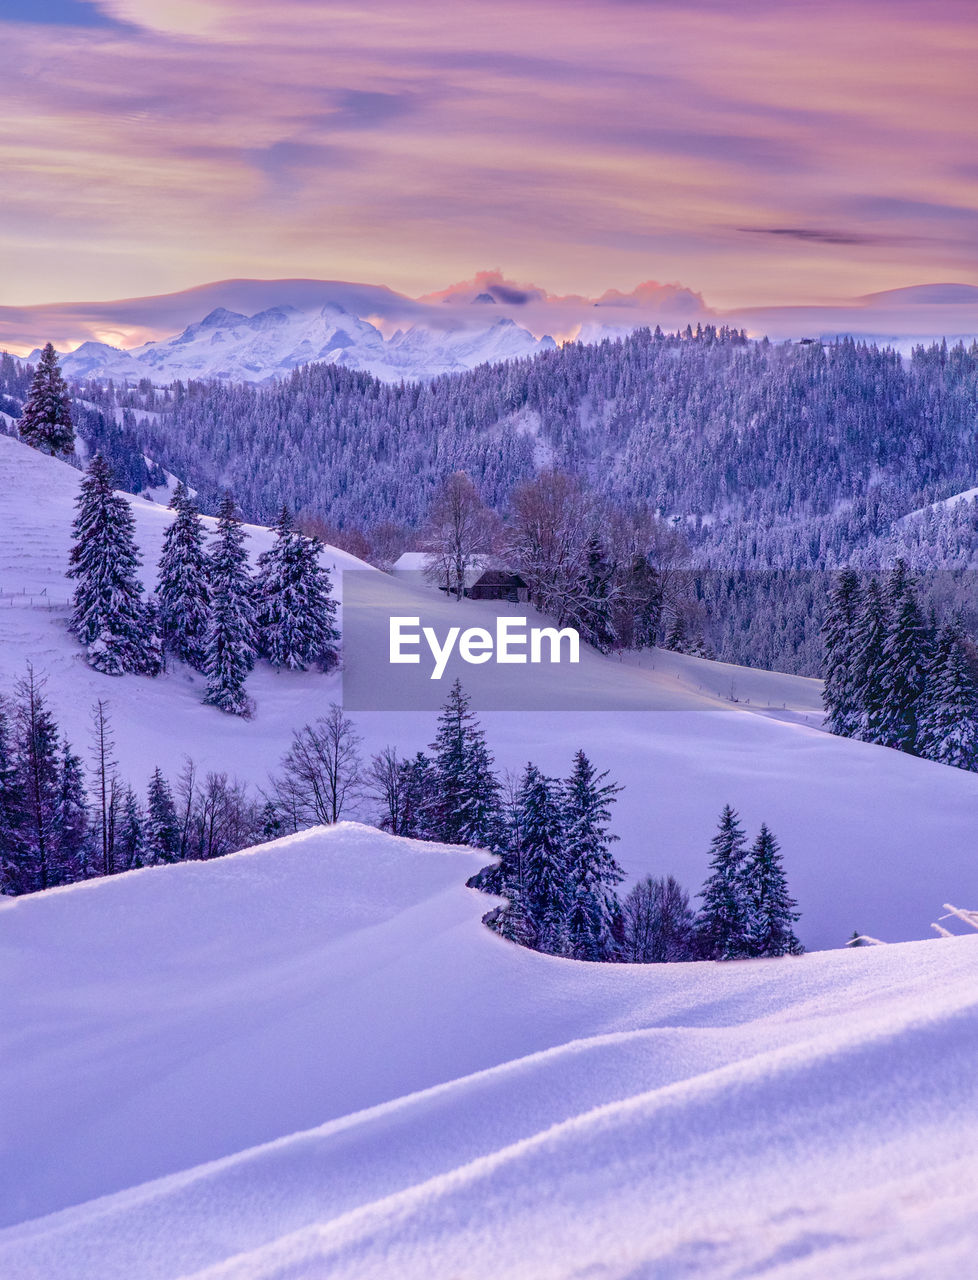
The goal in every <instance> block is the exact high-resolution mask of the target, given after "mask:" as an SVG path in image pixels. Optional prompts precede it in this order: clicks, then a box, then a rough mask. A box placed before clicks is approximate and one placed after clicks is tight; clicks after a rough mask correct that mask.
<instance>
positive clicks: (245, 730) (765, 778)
mask: <svg viewBox="0 0 978 1280" xmlns="http://www.w3.org/2000/svg"><path fill="white" fill-rule="evenodd" d="M79 480H80V476H79V473H78V472H76V471H74V470H72V469H71V468H70V467H68V466H66V465H65V464H64V463H61V462H57V461H54V460H52V459H50V458H48V457H45V456H43V455H41V454H39V453H37V452H36V451H34V450H31V449H28V448H27V447H26V446H24V445H22V444H20V443H19V442H18V441H15V440H13V439H11V438H9V437H4V436H0V689H3V690H5V691H8V692H9V691H10V690H11V689H12V687H13V685H14V682H15V681H16V680H17V679H18V678H20V677H21V676H22V675H23V674H24V672H25V669H26V664H27V662H28V661H31V662H33V664H34V666H35V669H36V671H37V672H38V674H39V675H43V676H46V678H47V681H48V683H47V694H48V696H49V698H50V701H51V704H52V707H53V709H54V711H55V713H56V717H57V719H58V721H59V722H60V723H61V725H62V726H63V727H64V729H65V732H66V733H67V735H68V737H69V738H70V740H71V741H72V743H73V744H74V746H75V748H76V750H79V751H82V752H85V751H87V746H88V742H89V732H90V710H91V707H92V705H93V704H94V702H95V701H96V699H99V698H102V699H106V700H107V701H108V704H109V710H110V716H111V719H112V723H113V728H114V732H115V737H116V743H117V755H118V758H119V760H120V762H121V764H122V768H123V772H124V774H126V775H127V776H128V778H129V780H130V781H131V782H132V783H133V785H135V786H137V787H138V788H139V789H140V790H143V789H144V788H145V786H146V782H147V780H148V778H149V775H150V774H151V772H152V770H153V769H154V768H155V767H156V766H157V765H159V766H160V767H161V768H162V769H163V771H164V772H165V773H166V774H167V775H168V776H169V777H171V778H174V779H175V778H176V776H177V775H178V774H179V772H180V769H181V767H182V765H183V762H184V760H185V758H186V756H187V755H188V754H189V755H192V756H193V758H194V760H195V761H196V763H197V764H198V766H199V767H200V768H201V770H202V771H206V770H208V769H213V770H220V771H225V772H227V773H229V774H230V775H231V776H237V777H238V778H240V779H242V780H243V781H247V782H251V783H254V784H258V785H261V784H262V783H264V782H265V781H266V780H267V777H268V774H269V772H271V771H273V770H274V769H275V768H276V767H277V765H278V762H279V760H280V758H281V756H282V754H283V753H284V751H285V750H286V749H287V747H288V745H289V741H290V738H291V734H292V731H293V729H294V728H296V727H298V726H301V725H303V724H305V723H307V722H309V721H311V720H313V719H314V718H315V717H316V716H318V715H323V714H325V713H326V711H327V710H328V708H329V705H330V703H331V702H334V701H339V700H340V699H341V696H342V683H341V677H340V676H338V675H331V676H328V677H324V676H321V675H318V674H315V673H308V674H306V673H294V672H281V673H275V672H273V671H272V670H271V669H270V668H268V667H267V666H264V665H262V666H260V667H259V668H258V669H257V670H256V671H255V672H254V674H253V675H252V677H251V678H250V680H249V692H250V693H251V694H252V696H253V697H254V698H255V701H256V703H257V714H256V716H255V718H254V719H253V720H251V721H242V720H239V719H236V718H234V717H228V716H224V715H222V714H221V713H220V712H219V711H216V710H215V709H213V708H211V707H205V706H203V705H202V704H201V697H202V692H203V685H202V679H201V677H200V676H199V675H197V674H196V673H194V672H192V671H190V670H189V669H187V668H184V667H180V666H179V665H178V664H177V665H176V666H175V668H174V669H173V670H171V671H169V672H168V673H167V674H166V675H165V676H163V677H161V678H160V679H158V680H148V679H145V678H142V677H139V676H125V677H121V678H118V679H113V678H111V677H107V676H102V675H99V674H98V673H97V672H94V671H92V670H90V669H89V668H88V667H87V666H86V665H85V663H84V660H83V658H82V655H81V651H80V649H79V648H78V646H77V645H76V644H75V643H74V642H73V640H72V639H71V638H70V636H68V634H67V632H66V630H65V619H66V616H67V601H68V598H69V590H70V586H71V584H70V583H69V582H68V581H66V580H65V578H64V577H63V574H64V568H65V566H66V564H67V556H68V548H69V545H70V541H71V536H70V525H71V519H72V515H73V502H74V497H75V494H76V492H77V486H78V483H79ZM132 506H133V511H134V514H135V517H136V524H137V531H138V537H139V540H140V544H141V546H142V548H143V551H144V554H145V557H146V565H145V566H144V573H145V574H146V577H147V580H148V581H150V582H152V580H153V576H154V566H155V564H156V561H157V559H158V556H159V550H160V546H161V542H162V536H163V531H164V529H165V527H166V524H167V522H168V521H169V520H170V519H171V518H172V516H171V513H170V512H168V511H166V510H165V509H163V508H162V507H160V506H157V505H154V504H153V503H150V502H146V501H143V500H141V499H133V500H132ZM249 535H250V539H251V542H250V546H251V550H252V553H253V554H255V553H257V552H259V551H261V550H263V549H264V548H265V547H266V546H268V545H269V543H270V538H271V535H270V534H269V533H268V532H267V531H265V530H257V529H250V530H249ZM325 558H326V560H327V562H328V563H331V564H332V565H333V566H335V567H336V568H337V569H339V570H345V569H358V570H360V571H361V583H362V582H363V581H368V582H372V583H375V584H376V586H375V595H376V598H377V601H378V604H381V605H386V606H387V607H391V608H392V607H394V606H396V607H397V610H398V612H403V613H404V614H405V615H411V614H414V613H417V612H418V611H419V610H420V609H425V610H428V611H429V613H430V612H431V611H432V610H434V611H435V614H436V615H437V616H439V617H441V618H443V619H444V623H445V626H446V627H447V626H448V625H457V624H458V623H459V620H460V618H462V619H463V620H464V621H465V622H466V624H467V625H473V624H477V623H478V622H480V621H483V620H484V617H485V615H484V614H483V612H482V611H483V610H484V609H485V608H487V606H482V605H480V604H478V603H477V602H471V601H467V602H464V603H463V604H461V605H459V604H457V603H456V602H454V601H445V600H435V599H434V598H433V593H431V592H430V591H426V590H424V589H423V588H421V589H417V588H411V587H410V586H408V585H405V584H404V583H402V582H400V581H395V580H394V579H393V578H390V577H387V576H385V575H382V574H379V573H375V571H373V570H365V569H364V566H362V565H361V563H360V562H359V561H357V560H355V559H354V558H353V557H352V556H348V555H345V554H344V553H342V552H339V551H334V550H328V551H327V553H326V557H325ZM335 577H336V585H337V588H338V590H339V591H340V592H342V587H343V582H342V573H340V574H337V575H335ZM19 593H22V594H19ZM521 612H526V610H525V609H523V610H521ZM345 662H346V665H347V668H348V672H349V675H350V677H351V679H352V678H354V677H355V676H356V675H357V673H358V672H359V673H361V674H362V673H363V672H366V674H367V677H368V679H369V680H370V681H371V682H373V683H375V684H376V686H377V691H378V695H380V694H382V695H383V696H384V699H385V705H387V706H388V707H389V708H391V709H389V710H386V711H374V712H363V713H355V714H354V719H355V721H356V723H357V726H358V728H359V730H360V732H361V733H362V734H363V736H364V739H365V743H364V750H365V751H366V752H371V751H377V750H379V749H380V748H381V747H383V746H385V745H386V744H388V743H391V744H394V745H396V746H397V747H398V748H399V750H400V751H401V752H402V753H404V754H409V753H410V754H413V753H414V752H415V751H417V750H419V749H421V748H423V747H425V746H426V745H427V744H428V743H429V742H430V741H431V738H432V736H433V729H434V720H435V712H434V710H421V711H419V710H412V709H410V703H408V704H407V705H405V702H404V697H403V684H402V681H401V677H400V672H401V671H403V668H391V667H389V666H388V665H387V662H386V655H385V654H383V653H381V652H380V651H378V650H376V649H368V648H364V649H356V650H351V651H348V652H347V653H346V655H345ZM525 670H526V668H492V669H490V668H487V667H482V668H480V667H467V668H462V667H459V666H455V667H450V668H449V671H448V673H447V674H446V677H445V680H444V681H443V684H442V686H439V687H436V688H435V692H434V699H435V702H436V704H437V703H438V702H440V701H442V700H443V695H444V693H445V692H446V691H447V685H448V683H449V681H450V680H451V679H452V678H453V676H454V674H456V673H457V674H460V675H461V676H462V678H463V681H464V683H465V685H466V687H467V688H469V689H470V690H471V691H472V692H473V693H474V694H476V695H479V696H481V697H482V698H483V699H484V701H483V705H493V699H495V698H497V697H499V696H501V695H506V694H508V701H506V702H500V701H495V703H494V705H496V706H499V705H508V706H511V707H512V706H515V707H519V708H521V709H520V710H511V711H489V712H486V713H485V714H483V715H482V719H483V721H484V723H485V725H486V728H487V731H488V734H489V739H490V743H491V746H492V748H493V751H494V752H495V754H496V758H497V763H498V764H499V766H500V768H502V769H514V770H516V769H521V768H522V767H523V765H524V764H525V763H526V761H527V760H528V759H532V760H534V761H535V762H536V763H537V764H538V765H539V766H540V768H541V769H543V770H545V771H546V772H548V773H552V774H555V775H559V776H564V775H566V773H567V772H568V770H569V767H570V762H571V758H572V756H573V753H574V751H575V750H577V748H579V747H582V746H583V747H584V748H585V749H586V750H587V751H588V753H589V755H590V756H591V758H592V759H593V760H594V762H595V763H596V764H597V765H598V766H599V767H600V768H602V769H608V770H610V772H611V774H612V776H613V777H614V778H615V779H616V780H617V781H618V782H620V783H622V784H623V785H624V787H625V790H624V792H623V793H622V795H621V796H620V797H619V802H618V805H617V807H616V811H615V829H616V831H617V832H618V833H619V834H620V836H621V843H620V845H618V846H617V853H618V857H619V859H620V861H621V863H622V865H623V866H624V868H625V870H626V872H627V873H628V875H629V878H634V877H638V876H640V875H644V874H656V875H659V874H664V873H666V872H671V873H672V874H674V875H676V876H677V877H678V878H679V879H680V880H682V881H683V882H684V883H685V884H687V885H688V886H689V888H690V889H691V890H695V889H696V888H697V887H698V885H699V884H701V883H702V880H703V878H704V875H705V872H706V865H707V855H708V852H709V842H710V838H711V837H712V835H713V831H714V827H715V822H716V819H717V816H718V814H719V811H720V809H721V808H722V806H723V805H724V804H725V803H728V802H729V803H731V804H733V805H734V806H735V807H736V808H737V809H738V810H739V811H740V813H741V816H742V819H743V821H744V823H745V825H746V826H747V828H748V830H749V831H750V832H755V831H756V830H757V828H758V827H759V826H760V824H761V822H762V821H766V822H767V823H768V824H769V825H770V826H771V828H772V829H773V830H774V832H775V833H776V835H777V836H778V837H779V839H780V840H781V843H782V845H783V848H784V855H785V859H786V864H787V870H788V874H789V878H790V882H791V885H792V889H793V892H794V895H795V897H796V898H797V899H798V901H799V904H800V907H801V910H802V913H803V916H802V920H801V923H800V928H799V933H800V936H801V938H802V940H803V941H804V942H805V944H806V945H807V946H808V947H837V946H840V945H841V944H842V943H843V942H844V941H845V939H846V938H848V937H849V936H850V935H851V934H852V931H853V930H854V929H857V930H858V931H860V932H865V933H870V934H872V935H874V936H876V937H880V938H884V939H886V940H889V941H899V940H906V939H913V938H923V937H926V936H928V934H929V932H930V930H929V924H930V921H931V920H933V919H934V917H935V915H936V914H938V913H939V910H940V904H941V903H942V902H946V901H949V900H950V901H959V902H964V903H971V902H973V901H975V900H976V899H978V864H976V861H975V855H974V826H975V822H974V815H975V813H976V812H978V775H974V774H968V773H964V772H961V771H959V770H954V769H948V768H946V767H944V766H941V765H936V764H931V763H929V762H926V761H921V760H917V759H914V758H912V757H910V756H907V755H903V754H901V753H899V752H893V751H888V750H886V749H885V748H882V747H875V746H870V745H868V744H866V743H859V742H852V741H848V740H844V739H839V738H833V737H831V736H829V735H828V734H825V733H824V732H822V731H821V730H820V728H819V727H818V726H819V724H820V722H821V711H820V703H819V684H818V682H817V681H814V680H805V679H802V678H799V677H795V676H785V675H778V674H775V673H771V672H764V671H752V670H745V669H742V668H737V667H732V666H728V665H725V664H722V663H711V662H705V661H702V660H699V659H696V658H687V657H682V656H680V655H677V654H671V653H665V652H661V651H654V652H652V653H649V654H645V655H642V656H641V657H640V658H638V657H633V658H631V659H629V661H626V662H622V661H620V660H618V659H617V658H614V657H602V656H600V655H598V654H595V653H592V652H589V651H585V652H584V653H583V655H582V661H581V664H580V666H577V667H573V668H569V667H566V666H564V667H554V668H549V667H541V668H536V669H535V671H536V672H537V673H538V674H537V675H536V676H535V679H534V682H533V685H532V687H530V688H527V687H526V685H525V684H523V685H520V686H515V685H514V686H512V687H511V688H509V689H508V688H507V681H508V680H510V679H511V678H512V679H515V678H516V677H515V674H514V675H513V676H512V677H510V676H509V675H504V674H503V673H504V672H513V673H518V672H523V671H525ZM385 682H386V687H385ZM732 699H736V701H733V700H732ZM362 816H364V817H367V818H369V817H371V816H372V810H371V808H370V806H369V805H366V806H365V807H364V809H363V811H362Z"/></svg>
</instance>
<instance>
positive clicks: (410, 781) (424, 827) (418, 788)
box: [398, 751, 438, 840]
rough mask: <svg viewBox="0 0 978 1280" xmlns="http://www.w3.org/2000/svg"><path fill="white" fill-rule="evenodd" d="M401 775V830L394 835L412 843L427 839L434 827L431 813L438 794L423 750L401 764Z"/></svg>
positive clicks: (432, 772) (433, 769) (433, 771)
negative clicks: (411, 840) (410, 840)
mask: <svg viewBox="0 0 978 1280" xmlns="http://www.w3.org/2000/svg"><path fill="white" fill-rule="evenodd" d="M400 768H401V772H402V774H403V778H402V787H403V803H402V808H401V830H400V831H399V832H398V835H402V836H410V837H411V839H413V840H428V839H430V838H431V835H432V830H433V826H434V821H433V817H432V815H433V813H434V811H435V807H436V800H437V795H438V781H437V777H436V774H435V767H434V764H433V763H432V761H431V759H430V758H429V757H428V756H427V755H425V753H424V752H423V751H419V752H417V753H416V755H415V756H414V758H413V759H411V760H402V761H401V765H400Z"/></svg>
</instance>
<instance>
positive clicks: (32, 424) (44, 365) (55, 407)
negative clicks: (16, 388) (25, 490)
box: [17, 342, 75, 457]
mask: <svg viewBox="0 0 978 1280" xmlns="http://www.w3.org/2000/svg"><path fill="white" fill-rule="evenodd" d="M17 428H18V430H19V432H20V438H21V440H23V441H24V443H25V444H29V445H32V446H33V447H34V448H35V449H40V450H42V451H43V452H44V453H50V454H52V455H53V456H54V457H57V456H58V454H63V455H65V456H67V455H68V454H70V453H71V452H72V451H73V449H74V447H75V430H74V427H73V426H72V423H71V395H70V393H69V391H68V384H67V383H66V382H65V380H64V378H63V377H62V376H61V367H60V365H59V364H58V356H57V352H56V351H55V349H54V347H53V346H52V345H51V343H50V342H49V343H47V344H46V346H45V348H44V350H43V351H42V352H41V358H40V360H38V362H37V368H36V369H35V370H34V378H33V381H32V382H31V389H30V392H29V393H28V396H27V399H26V401H25V402H24V409H23V412H22V413H21V416H20V420H19V422H18V423H17Z"/></svg>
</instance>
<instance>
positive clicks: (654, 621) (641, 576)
mask: <svg viewBox="0 0 978 1280" xmlns="http://www.w3.org/2000/svg"><path fill="white" fill-rule="evenodd" d="M624 594H625V598H626V602H627V608H628V628H627V630H628V633H629V635H628V639H629V646H630V647H631V648H633V649H649V648H652V647H653V646H654V645H655V644H656V642H657V640H658V637H659V627H660V626H661V624H662V583H661V581H660V579H659V575H658V574H657V573H656V571H655V570H654V569H653V568H652V566H651V564H650V563H649V559H648V556H643V555H636V556H635V557H634V558H633V559H632V563H631V565H630V567H629V570H628V574H627V577H626V581H625V589H624ZM619 640H620V637H619Z"/></svg>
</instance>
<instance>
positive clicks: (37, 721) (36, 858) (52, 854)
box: [13, 667, 60, 893]
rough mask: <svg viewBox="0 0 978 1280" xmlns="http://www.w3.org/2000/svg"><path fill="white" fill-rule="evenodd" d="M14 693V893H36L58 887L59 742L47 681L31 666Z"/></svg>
mask: <svg viewBox="0 0 978 1280" xmlns="http://www.w3.org/2000/svg"><path fill="white" fill-rule="evenodd" d="M16 693H17V705H16V710H15V713H14V736H13V759H14V769H15V772H16V775H17V782H18V791H19V795H20V804H21V815H20V823H19V826H20V834H21V839H20V841H19V849H18V854H19V856H18V866H17V871H16V891H17V892H18V893H33V892H34V891H35V890H38V889H47V888H49V887H50V886H51V885H54V884H57V883H58V861H57V852H58V850H57V812H58V790H59V787H58V784H59V768H58V763H59V752H60V743H59V735H58V729H57V726H56V725H55V723H54V719H53V717H52V716H51V713H50V711H49V710H48V708H47V703H46V701H45V699H44V694H43V682H42V681H39V680H38V679H37V678H36V677H35V675H34V669H33V668H32V667H28V669H27V675H26V676H25V677H24V679H22V680H20V681H18V683H17V688H16Z"/></svg>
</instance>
